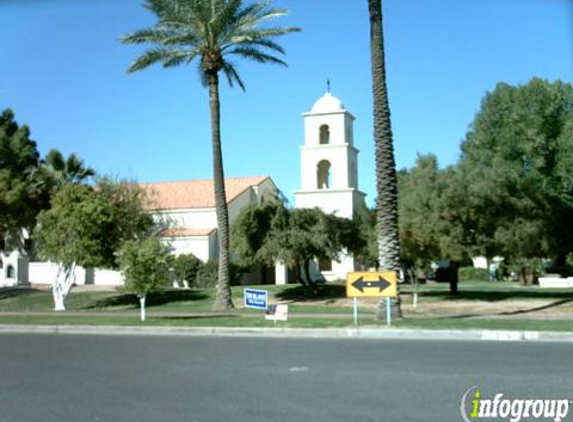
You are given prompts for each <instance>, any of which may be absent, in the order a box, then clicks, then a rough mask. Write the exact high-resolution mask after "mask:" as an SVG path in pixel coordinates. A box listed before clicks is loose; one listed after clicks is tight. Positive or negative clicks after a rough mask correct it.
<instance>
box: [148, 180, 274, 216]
mask: <svg viewBox="0 0 573 422" xmlns="http://www.w3.org/2000/svg"><path fill="white" fill-rule="evenodd" d="M268 178H269V177H268V176H255V177H237V178H229V179H226V180H225V191H226V194H227V203H230V202H231V201H233V200H234V199H235V198H237V197H238V196H239V195H241V194H242V193H243V192H245V191H246V190H247V189H249V188H250V187H254V186H259V185H260V184H261V183H263V182H264V181H265V180H267V179H268ZM141 187H143V188H144V189H145V190H146V191H147V192H148V193H149V195H150V199H151V200H152V202H153V205H152V206H150V207H149V209H150V210H172V209H186V208H210V207H214V206H215V189H214V187H213V180H188V181H179V182H158V183H142V184H141Z"/></svg>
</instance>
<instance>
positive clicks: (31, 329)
mask: <svg viewBox="0 0 573 422" xmlns="http://www.w3.org/2000/svg"><path fill="white" fill-rule="evenodd" d="M26 333H30V334H70V335H71V334H74V335H113V336H115V335H118V336H132V335H135V336H203V337H204V336H215V337H217V336H218V337H259V338H325V339H353V338H354V339H373V340H397V339H400V340H404V339H408V340H456V341H459V340H467V341H549V342H573V333H568V332H550V331H503V330H417V329H397V328H369V327H359V328H328V329H314V328H280V327H277V328H233V327H137V326H92V325H19V324H0V334H26Z"/></svg>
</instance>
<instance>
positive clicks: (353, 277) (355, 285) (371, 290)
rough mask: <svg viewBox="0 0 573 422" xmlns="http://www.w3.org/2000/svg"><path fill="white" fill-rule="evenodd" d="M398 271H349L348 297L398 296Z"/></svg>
mask: <svg viewBox="0 0 573 422" xmlns="http://www.w3.org/2000/svg"><path fill="white" fill-rule="evenodd" d="M396 283H397V277H396V271H380V272H376V271H369V272H358V273H348V275H347V276H346V297H396V295H397V293H398V289H397V286H396Z"/></svg>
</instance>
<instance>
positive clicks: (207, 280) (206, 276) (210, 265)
mask: <svg viewBox="0 0 573 422" xmlns="http://www.w3.org/2000/svg"><path fill="white" fill-rule="evenodd" d="M241 275H242V271H241V268H240V267H239V266H238V265H236V264H232V263H230V264H229V276H230V277H231V286H236V285H238V284H239V280H240V278H241ZM218 276H219V261H218V260H216V259H210V260H209V261H207V262H205V263H202V264H201V266H200V267H199V270H198V271H197V276H196V277H195V283H194V286H195V287H201V288H203V287H215V286H216V285H217V279H218Z"/></svg>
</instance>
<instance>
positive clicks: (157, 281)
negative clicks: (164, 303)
mask: <svg viewBox="0 0 573 422" xmlns="http://www.w3.org/2000/svg"><path fill="white" fill-rule="evenodd" d="M170 258H171V255H170V250H169V247H167V246H166V245H164V244H163V243H161V241H159V240H158V239H156V238H153V237H149V238H146V239H138V240H129V241H127V242H125V243H124V244H123V246H122V247H121V250H120V251H119V264H120V268H121V272H122V273H123V276H124V279H125V291H127V292H130V293H135V294H136V295H137V297H139V303H140V307H141V321H145V300H146V298H147V295H148V294H149V293H152V292H154V291H157V290H160V289H162V288H165V286H167V284H168V282H169V267H170V265H169V264H170Z"/></svg>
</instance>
